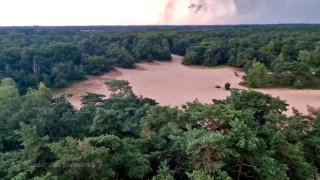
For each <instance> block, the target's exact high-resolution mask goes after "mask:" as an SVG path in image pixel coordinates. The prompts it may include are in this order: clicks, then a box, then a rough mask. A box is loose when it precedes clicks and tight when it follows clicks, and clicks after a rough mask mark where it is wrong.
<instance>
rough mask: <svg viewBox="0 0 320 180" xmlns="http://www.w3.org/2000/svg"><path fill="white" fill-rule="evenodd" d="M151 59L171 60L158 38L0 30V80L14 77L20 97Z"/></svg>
mask: <svg viewBox="0 0 320 180" xmlns="http://www.w3.org/2000/svg"><path fill="white" fill-rule="evenodd" d="M153 59H159V60H170V59H171V54H170V47H169V43H168V39H166V37H165V36H163V35H162V34H161V33H156V32H150V33H134V32H132V33H131V32H123V33H116V32H82V31H74V30H70V31H59V30H57V31H51V30H42V31H40V30H25V31H23V30H17V31H10V30H8V31H0V78H5V77H11V78H13V79H14V80H15V81H16V82H17V86H18V88H19V90H20V92H23V93H25V92H26V91H27V90H28V88H29V87H33V88H34V87H36V86H37V84H38V83H39V82H44V83H45V84H46V85H47V86H49V87H54V88H61V87H66V86H68V85H69V82H70V81H73V80H81V79H84V78H85V75H86V74H91V75H98V74H101V73H103V72H106V71H109V70H112V69H113V68H114V67H123V68H132V67H134V63H135V62H138V61H141V60H148V61H151V60H153Z"/></svg>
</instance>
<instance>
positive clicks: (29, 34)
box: [0, 25, 320, 93]
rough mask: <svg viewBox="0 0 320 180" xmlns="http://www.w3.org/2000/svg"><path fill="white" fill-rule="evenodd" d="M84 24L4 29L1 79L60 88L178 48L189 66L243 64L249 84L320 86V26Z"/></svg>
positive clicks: (0, 42)
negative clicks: (97, 25) (105, 25)
mask: <svg viewBox="0 0 320 180" xmlns="http://www.w3.org/2000/svg"><path fill="white" fill-rule="evenodd" d="M79 28H80V27H79ZM79 28H75V29H72V28H67V27H66V28H61V29H59V28H49V27H48V28H38V29H37V28H36V27H35V28H3V29H0V79H3V78H6V77H10V78H12V79H14V81H15V82H16V83H17V87H18V89H19V92H20V93H26V92H27V91H28V89H29V88H35V87H36V86H37V85H38V84H39V83H40V82H43V83H45V85H47V86H48V87H50V88H62V87H66V86H68V85H69V84H70V82H72V81H76V80H83V79H85V77H86V75H99V74H101V73H103V72H108V71H110V70H112V69H113V68H114V67H122V68H133V67H134V64H135V63H136V62H140V61H152V60H170V59H171V53H173V54H178V55H182V56H185V58H184V61H183V64H185V65H203V66H218V65H230V66H235V67H240V68H244V69H245V70H246V71H247V75H248V77H245V81H248V82H247V83H246V85H248V86H250V87H290V88H319V87H320V68H319V66H320V35H319V34H320V31H319V29H320V26H318V25H295V26H294V25H291V26H289V25H274V26H271V25H268V26H267V25H266V26H239V27H237V26H222V27H220V28H219V27H216V26H213V27H211V28H210V26H208V27H207V26H204V27H193V28H191V27H184V28H185V29H180V28H183V27H179V26H178V27H174V26H173V27H170V26H169V27H167V29H166V27H161V26H160V27H158V28H159V29H160V30H153V29H156V28H155V27H150V28H151V30H148V27H145V28H143V27H139V28H138V27H132V28H133V30H131V29H130V28H128V29H127V30H126V29H124V27H118V28H119V29H118V30H113V29H112V28H111V27H110V28H111V30H109V31H103V30H100V29H99V28H98V29H97V30H94V29H92V28H94V27H91V30H90V27H88V28H87V29H89V30H79ZM83 28H84V27H83ZM100 28H101V27H100ZM113 28H115V29H117V28H116V27H113ZM175 28H176V29H175ZM206 28H207V29H206ZM145 29H147V30H146V31H144V30H145ZM253 67H255V68H253ZM259 68H260V69H259ZM250 69H251V71H250ZM261 70H262V71H263V73H260V74H257V73H256V72H257V71H261ZM250 77H260V78H256V79H255V78H250ZM259 79H262V80H259ZM256 81H258V82H256Z"/></svg>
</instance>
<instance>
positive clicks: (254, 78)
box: [247, 61, 268, 88]
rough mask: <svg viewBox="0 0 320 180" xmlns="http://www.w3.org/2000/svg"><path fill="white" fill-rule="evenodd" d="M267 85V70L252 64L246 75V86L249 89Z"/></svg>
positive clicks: (257, 64)
mask: <svg viewBox="0 0 320 180" xmlns="http://www.w3.org/2000/svg"><path fill="white" fill-rule="evenodd" d="M267 83H268V70H267V68H266V67H265V65H264V64H262V63H260V62H257V61H256V62H254V63H253V64H252V66H251V68H250V69H249V71H248V73H247V84H248V86H249V87H252V88H258V87H263V86H266V85H267Z"/></svg>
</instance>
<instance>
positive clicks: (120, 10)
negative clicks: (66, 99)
mask: <svg viewBox="0 0 320 180" xmlns="http://www.w3.org/2000/svg"><path fill="white" fill-rule="evenodd" d="M319 6H320V1H318V0H305V1H303V0H54V1H53V0H3V1H2V2H1V3H0V26H33V25H40V26H63V25H221V24H280V23H320V11H318V9H317V8H318V7H319Z"/></svg>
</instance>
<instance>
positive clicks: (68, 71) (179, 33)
mask: <svg viewBox="0 0 320 180" xmlns="http://www.w3.org/2000/svg"><path fill="white" fill-rule="evenodd" d="M319 30H320V27H319V26H317V25H301V26H300V25H299V26H288V25H277V26H239V27H233V26H231V27H223V28H207V29H206V28H204V27H203V28H200V29H197V28H195V29H188V28H186V29H174V28H173V29H172V28H170V29H162V30H147V31H144V30H119V31H113V30H112V31H103V30H102V31H100V30H99V31H93V30H92V31H81V30H78V29H72V28H71V29H50V28H47V29H46V28H44V29H41V28H39V29H37V28H31V29H28V28H13V29H12V28H9V29H8V28H4V29H0V77H1V85H0V179H5V180H6V179H21V180H24V179H37V180H42V179H43V180H47V179H74V180H78V179H119V180H120V179H146V180H147V179H152V180H171V179H172V180H173V179H190V180H220V179H221V180H226V179H230V180H231V179H238V180H240V179H261V180H263V179H270V180H271V179H272V180H273V179H281V180H282V179H288V180H289V179H294V180H295V179H303V180H304V179H310V180H312V179H316V178H319V172H320V115H312V116H306V115H303V114H301V113H299V112H298V111H294V114H293V115H286V114H285V113H284V112H285V111H286V110H287V109H288V104H286V102H284V101H282V100H281V99H279V98H274V97H271V96H270V95H266V94H262V93H259V92H256V91H252V90H236V89H231V95H230V96H229V97H228V98H226V99H224V100H218V101H214V102H213V103H210V104H202V103H200V102H199V101H197V100H194V101H193V102H189V103H186V104H185V105H183V106H181V107H169V106H161V105H159V104H158V103H157V102H156V101H155V100H153V99H150V98H148V97H143V96H141V95H136V94H134V92H133V90H132V87H131V86H130V84H129V82H127V81H124V80H110V81H107V82H105V85H106V87H107V88H108V89H109V90H110V92H111V96H110V97H105V96H104V95H102V94H93V93H87V94H86V95H84V96H83V97H82V100H81V102H82V104H83V107H82V108H81V109H80V110H76V109H74V107H73V106H72V105H71V104H70V103H69V102H68V101H67V100H66V97H63V96H61V97H55V96H53V93H52V91H51V89H52V88H61V87H66V86H68V85H69V84H70V83H71V82H72V81H76V80H83V79H85V78H86V75H99V74H102V73H104V72H108V71H110V70H112V69H113V68H115V67H122V68H134V66H135V65H134V64H135V63H136V62H140V61H152V60H163V61H169V60H170V59H171V54H172V53H173V54H178V55H184V56H185V59H184V60H183V63H184V64H186V65H203V66H217V65H231V66H236V67H241V68H243V69H244V70H245V71H246V72H247V75H246V77H245V78H244V80H246V85H247V86H250V87H265V86H268V87H270V86H271V87H274V86H276V87H292V88H318V87H319V78H320V75H319V72H320V67H319V65H320V34H319V33H320V31H319Z"/></svg>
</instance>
